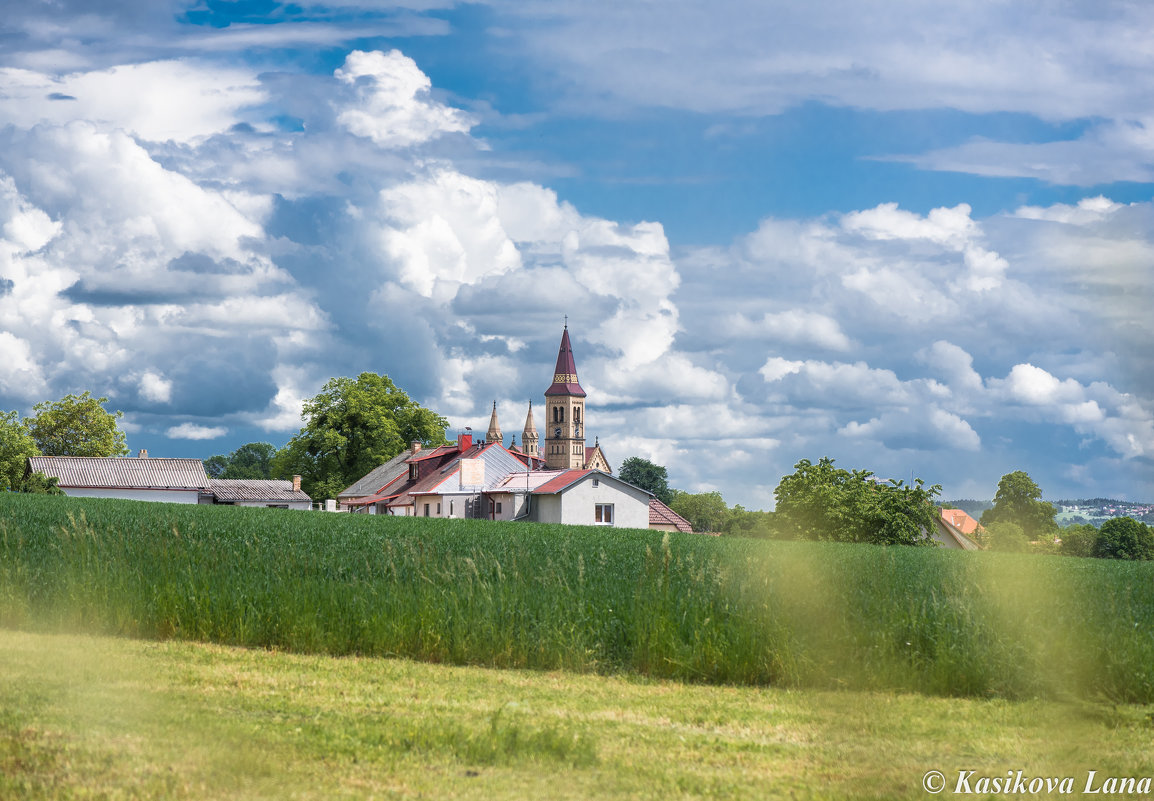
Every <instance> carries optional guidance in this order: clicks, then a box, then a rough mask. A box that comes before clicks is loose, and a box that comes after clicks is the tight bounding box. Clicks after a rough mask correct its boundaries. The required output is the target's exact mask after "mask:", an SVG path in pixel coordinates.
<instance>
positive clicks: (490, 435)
mask: <svg viewBox="0 0 1154 801" xmlns="http://www.w3.org/2000/svg"><path fill="white" fill-rule="evenodd" d="M501 439H502V438H501V424H500V423H498V422H497V401H493V415H492V417H490V418H489V431H488V432H487V433H486V434H485V441H486V442H500V441H501Z"/></svg>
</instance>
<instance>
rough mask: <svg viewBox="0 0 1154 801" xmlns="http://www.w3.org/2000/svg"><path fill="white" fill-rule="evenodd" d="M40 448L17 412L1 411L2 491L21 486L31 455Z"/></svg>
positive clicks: (0, 477)
mask: <svg viewBox="0 0 1154 801" xmlns="http://www.w3.org/2000/svg"><path fill="white" fill-rule="evenodd" d="M39 455H40V449H39V448H37V447H36V442H35V441H34V440H33V439H32V435H31V434H29V433H28V429H27V428H26V427H25V426H24V424H23V423H21V422H20V415H18V414H17V413H16V412H0V492H3V491H4V490H15V489H19V488H20V484H21V483H22V482H23V481H24V470H25V469H26V468H27V467H28V457H29V456H39Z"/></svg>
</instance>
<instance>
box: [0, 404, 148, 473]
mask: <svg viewBox="0 0 1154 801" xmlns="http://www.w3.org/2000/svg"><path fill="white" fill-rule="evenodd" d="M105 403H108V398H103V397H101V398H94V397H92V395H91V394H89V393H88V392H84V393H83V394H80V395H65V396H64V397H63V398H61V399H60V400H58V401H44V402H43V403H38V404H36V405H35V406H33V407H32V411H33V414H32V416H31V417H27V418H25V419H23V420H21V419H20V415H19V414H18V413H17V412H15V411H12V412H0V491H6V490H15V491H19V492H51V491H53V488H54V482H53V481H52V480H50V479H46V478H45V477H44V476H43V475H41V474H39V473H34V474H32V475H30V476H25V475H24V472H25V468H26V466H27V463H28V457H30V456H123V455H125V454H126V453H128V447H127V446H126V444H125V437H124V432H123V431H121V430H120V426H119V424H118V421H119V420H120V418H121V417H122V416H123V415H122V413H121V412H109V411H106V410H105V408H104V404H105Z"/></svg>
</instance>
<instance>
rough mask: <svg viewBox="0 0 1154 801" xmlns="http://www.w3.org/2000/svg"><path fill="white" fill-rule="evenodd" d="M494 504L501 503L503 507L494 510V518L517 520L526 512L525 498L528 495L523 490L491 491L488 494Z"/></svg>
mask: <svg viewBox="0 0 1154 801" xmlns="http://www.w3.org/2000/svg"><path fill="white" fill-rule="evenodd" d="M487 497H488V498H489V499H490V500H492V501H493V502H494V504H500V505H501V509H500V511H497V510H496V509H494V510H493V519H494V520H515V519H516V518H518V517H520V516H521V515H523V514H524V513H525V499H526V498H527V497H528V495H527V494H526V493H525V492H524V491H523V490H522V491H521V492H490V493H489V494H488V496H487Z"/></svg>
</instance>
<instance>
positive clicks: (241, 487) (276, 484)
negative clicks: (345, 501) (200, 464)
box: [209, 478, 312, 503]
mask: <svg viewBox="0 0 1154 801" xmlns="http://www.w3.org/2000/svg"><path fill="white" fill-rule="evenodd" d="M210 485H211V486H210V487H209V489H210V490H211V491H212V494H213V495H215V496H216V499H217V500H218V501H232V502H234V503H235V502H238V501H282V502H299V501H305V502H311V501H312V498H310V497H309V496H308V495H307V494H306V493H305V492H304V491H303V490H294V489H293V483H292V482H291V481H281V480H276V479H268V480H266V479H256V478H253V479H224V478H214V479H210Z"/></svg>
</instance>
